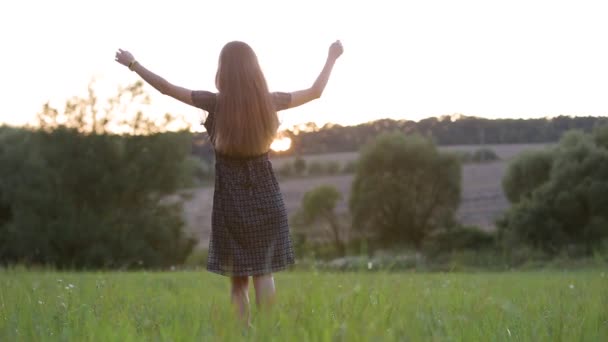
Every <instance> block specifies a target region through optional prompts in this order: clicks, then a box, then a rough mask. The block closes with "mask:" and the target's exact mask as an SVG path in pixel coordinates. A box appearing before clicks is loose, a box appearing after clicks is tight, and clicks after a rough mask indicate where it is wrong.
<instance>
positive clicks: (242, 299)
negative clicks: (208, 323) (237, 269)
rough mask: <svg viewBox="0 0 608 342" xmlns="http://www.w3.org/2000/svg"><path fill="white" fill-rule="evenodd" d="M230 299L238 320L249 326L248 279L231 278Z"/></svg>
mask: <svg viewBox="0 0 608 342" xmlns="http://www.w3.org/2000/svg"><path fill="white" fill-rule="evenodd" d="M230 282H231V284H232V289H231V293H230V298H231V299H232V304H233V305H234V308H235V310H236V313H237V316H238V318H239V319H240V320H241V321H242V322H243V323H244V324H245V325H249V277H231V278H230Z"/></svg>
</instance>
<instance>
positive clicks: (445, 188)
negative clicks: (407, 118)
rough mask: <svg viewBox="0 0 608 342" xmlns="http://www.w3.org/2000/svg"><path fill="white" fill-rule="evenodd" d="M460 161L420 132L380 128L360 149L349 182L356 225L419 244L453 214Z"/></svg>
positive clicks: (386, 238) (388, 240) (384, 237)
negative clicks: (383, 131)
mask: <svg viewBox="0 0 608 342" xmlns="http://www.w3.org/2000/svg"><path fill="white" fill-rule="evenodd" d="M460 173H461V167H460V163H459V161H458V159H457V158H455V157H454V156H453V155H450V154H443V153H440V152H439V151H438V150H437V148H436V147H435V145H434V144H433V143H432V142H430V141H429V140H427V139H425V138H422V137H420V136H405V135H403V134H401V133H393V134H382V135H380V136H379V137H378V138H377V139H376V140H375V141H373V142H372V143H370V144H369V145H368V146H366V148H365V149H363V151H362V153H361V158H360V160H359V164H358V169H357V173H356V174H355V179H354V182H353V186H352V197H351V199H350V203H349V205H350V209H351V213H352V215H353V222H354V224H355V226H356V227H357V228H359V229H361V230H365V231H371V232H374V233H375V234H376V236H377V238H379V239H380V240H382V241H384V242H386V243H395V242H408V243H412V244H413V245H414V246H416V247H417V248H419V247H420V246H421V244H422V242H423V241H424V239H425V238H426V237H427V236H428V235H430V234H431V232H432V231H434V230H436V229H437V228H440V227H442V226H444V225H446V224H448V223H449V222H451V221H452V220H453V215H454V212H455V210H456V209H457V207H458V204H459V200H460Z"/></svg>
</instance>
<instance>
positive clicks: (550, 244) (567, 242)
mask: <svg viewBox="0 0 608 342" xmlns="http://www.w3.org/2000/svg"><path fill="white" fill-rule="evenodd" d="M604 134H606V130H605V129H597V130H596V131H595V133H594V134H593V135H591V134H585V133H583V132H580V131H572V132H568V133H567V134H565V135H564V137H562V139H561V140H560V143H559V145H558V146H557V148H555V149H554V150H553V152H552V153H551V154H550V156H551V163H550V169H549V171H548V177H546V179H545V180H544V181H538V184H536V185H535V186H531V185H530V186H529V188H531V191H527V192H525V194H526V195H525V196H519V200H518V201H517V202H515V204H514V205H513V206H512V207H511V208H510V209H509V211H508V212H507V213H506V214H505V216H504V217H503V218H502V219H501V220H499V222H498V226H499V228H500V232H501V235H502V236H503V238H505V239H506V240H507V241H510V242H512V243H526V244H529V245H532V246H533V247H536V248H538V249H541V250H543V251H545V252H547V253H550V254H555V253H558V252H560V251H562V250H563V249H564V248H567V247H570V246H579V247H582V252H583V253H585V254H589V253H591V252H592V251H593V250H594V248H596V247H598V246H600V244H601V243H602V241H603V240H605V239H607V238H608V196H606V194H607V193H608V148H606V147H605V146H604V145H601V144H598V142H601V141H603V137H604ZM518 162H520V163H521V161H518ZM528 162H530V163H534V161H528ZM543 172H544V171H543ZM541 178H542V177H539V178H538V179H541Z"/></svg>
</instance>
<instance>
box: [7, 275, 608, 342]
mask: <svg viewBox="0 0 608 342" xmlns="http://www.w3.org/2000/svg"><path fill="white" fill-rule="evenodd" d="M276 283H277V288H278V301H277V304H276V306H275V307H274V309H273V310H272V311H270V312H257V310H256V309H255V307H254V308H253V310H252V318H253V319H252V327H251V328H250V329H248V330H245V329H242V327H241V326H239V325H238V324H237V323H236V322H235V320H234V318H233V317H234V316H233V312H232V309H231V307H230V304H229V299H228V295H227V293H228V283H227V280H226V279H225V278H223V277H221V276H217V275H213V274H210V273H207V272H204V271H193V270H191V271H173V272H170V271H168V272H81V273H72V272H58V271H27V270H24V269H19V268H18V269H8V270H1V271H0V341H241V340H251V341H606V340H608V274H607V271H605V270H602V269H588V270H579V271H535V272H504V273H416V272H406V273H387V272H383V271H376V270H373V269H372V270H365V271H363V270H362V271H360V272H357V273H324V272H315V271H309V272H301V271H295V272H285V273H280V274H278V275H277V277H276ZM251 300H252V301H254V297H253V291H252V293H251Z"/></svg>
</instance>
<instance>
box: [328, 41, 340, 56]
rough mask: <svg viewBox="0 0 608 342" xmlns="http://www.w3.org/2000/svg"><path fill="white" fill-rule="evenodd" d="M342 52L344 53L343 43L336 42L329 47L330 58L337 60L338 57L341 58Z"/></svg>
mask: <svg viewBox="0 0 608 342" xmlns="http://www.w3.org/2000/svg"><path fill="white" fill-rule="evenodd" d="M342 52H344V48H343V47H342V43H341V42H340V41H339V40H336V41H335V42H333V43H332V44H331V45H330V46H329V54H328V58H331V59H333V60H336V59H338V57H340V56H341V55H342Z"/></svg>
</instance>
